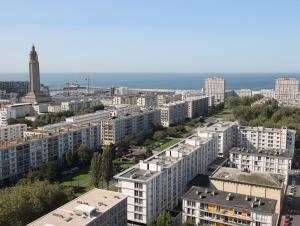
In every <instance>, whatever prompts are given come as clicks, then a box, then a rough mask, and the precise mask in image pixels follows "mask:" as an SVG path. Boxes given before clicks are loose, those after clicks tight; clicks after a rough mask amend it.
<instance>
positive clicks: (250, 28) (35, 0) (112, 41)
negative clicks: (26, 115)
mask: <svg viewBox="0 0 300 226" xmlns="http://www.w3.org/2000/svg"><path fill="white" fill-rule="evenodd" d="M0 6H1V7H0V72H27V70H28V54H29V51H30V48H31V45H32V43H34V44H35V46H36V49H37V51H38V54H39V60H40V68H41V71H43V72H150V73H153V72H160V73H164V72H166V73H168V72H179V73H180V72H191V73H206V72H209V73H213V72H216V73H217V72H218V73H230V72H245V73H254V72H258V73H261V72H268V73H273V72H276V73H285V72H300V13H299V12H300V1H297V0H295V1H293V0H288V1H287V0H282V1H278V0H218V1H216V0H207V1H204V0H182V1H178V0H148V1H146V0H106V1H102V0H97V1H96V0H95V1H94V0H86V1H83V0H51V1H41V0H26V1H20V0H9V1H7V0H0Z"/></svg>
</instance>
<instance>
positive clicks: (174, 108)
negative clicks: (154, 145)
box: [160, 101, 188, 127]
mask: <svg viewBox="0 0 300 226" xmlns="http://www.w3.org/2000/svg"><path fill="white" fill-rule="evenodd" d="M160 111H161V116H160V119H161V125H162V126H163V127H169V126H171V125H176V124H179V123H182V122H184V121H185V120H186V119H187V118H188V103H187V102H185V101H176V102H171V103H168V104H164V105H162V106H161V107H160Z"/></svg>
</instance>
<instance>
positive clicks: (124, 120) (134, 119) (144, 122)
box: [101, 110, 160, 145]
mask: <svg viewBox="0 0 300 226" xmlns="http://www.w3.org/2000/svg"><path fill="white" fill-rule="evenodd" d="M158 124H160V111H159V110H145V111H141V112H137V113H132V114H127V115H120V116H113V117H111V118H109V119H103V120H102V121H101V140H102V142H103V144H105V145H108V144H111V143H112V144H120V143H121V142H122V141H124V139H125V138H135V137H138V136H141V135H144V134H146V133H150V132H152V131H153V126H155V125H158Z"/></svg>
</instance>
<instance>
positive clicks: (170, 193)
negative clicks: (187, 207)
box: [115, 133, 217, 225]
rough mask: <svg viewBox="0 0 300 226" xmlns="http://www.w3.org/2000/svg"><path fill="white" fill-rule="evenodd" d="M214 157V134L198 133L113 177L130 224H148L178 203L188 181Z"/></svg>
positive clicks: (203, 172) (215, 154)
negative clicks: (124, 202)
mask: <svg viewBox="0 0 300 226" xmlns="http://www.w3.org/2000/svg"><path fill="white" fill-rule="evenodd" d="M216 157H217V137H216V136H215V135H214V134H209V133H197V134H194V135H193V136H191V137H189V138H187V139H186V140H184V141H182V142H180V143H178V144H176V145H174V146H172V147H170V148H168V149H166V150H164V151H163V152H161V153H159V154H158V155H154V156H152V157H150V158H148V159H146V160H144V161H140V163H139V164H137V165H136V166H134V167H131V168H129V169H128V170H125V171H123V172H122V173H119V174H118V175H116V176H115V179H117V180H118V188H119V191H120V192H121V193H122V194H124V195H126V196H128V201H127V202H128V207H127V218H128V221H129V223H133V225H135V224H147V223H150V222H152V221H153V220H155V219H156V218H157V217H158V215H159V214H160V213H161V212H162V211H163V210H166V209H170V210H172V209H173V208H174V207H176V206H177V205H178V203H179V199H180V198H181V196H182V194H183V192H184V191H185V189H186V188H187V184H188V182H189V181H190V180H192V179H193V178H194V177H195V176H196V175H197V174H205V173H207V166H208V165H209V164H210V163H211V162H212V161H213V160H214V159H215V158H216Z"/></svg>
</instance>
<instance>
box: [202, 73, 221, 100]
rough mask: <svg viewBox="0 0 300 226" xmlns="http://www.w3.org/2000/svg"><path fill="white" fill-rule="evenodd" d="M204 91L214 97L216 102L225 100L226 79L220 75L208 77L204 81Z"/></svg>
mask: <svg viewBox="0 0 300 226" xmlns="http://www.w3.org/2000/svg"><path fill="white" fill-rule="evenodd" d="M204 83H205V84H204V92H205V95H207V96H213V97H214V104H215V105H216V104H220V103H224V101H225V80H224V78H220V77H213V78H207V79H205V82H204Z"/></svg>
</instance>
